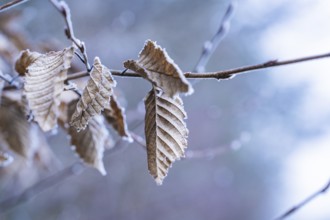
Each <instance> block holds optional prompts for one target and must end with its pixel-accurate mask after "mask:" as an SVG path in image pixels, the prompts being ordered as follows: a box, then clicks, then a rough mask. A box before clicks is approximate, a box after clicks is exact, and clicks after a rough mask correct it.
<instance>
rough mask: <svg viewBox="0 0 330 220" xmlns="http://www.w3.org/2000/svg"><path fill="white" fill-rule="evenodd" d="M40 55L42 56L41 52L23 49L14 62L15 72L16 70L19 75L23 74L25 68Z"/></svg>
mask: <svg viewBox="0 0 330 220" xmlns="http://www.w3.org/2000/svg"><path fill="white" fill-rule="evenodd" d="M40 56H42V54H40V53H38V52H30V50H24V51H23V52H22V53H21V55H20V57H19V59H18V60H17V61H16V63H15V70H16V72H18V73H19V74H20V75H21V76H25V71H26V70H27V68H28V67H29V66H30V65H31V64H32V63H33V62H34V61H35V60H36V59H38V58H39V57H40Z"/></svg>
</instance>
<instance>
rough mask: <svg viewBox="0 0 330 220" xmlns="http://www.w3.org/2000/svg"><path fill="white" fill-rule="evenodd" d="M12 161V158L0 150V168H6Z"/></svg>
mask: <svg viewBox="0 0 330 220" xmlns="http://www.w3.org/2000/svg"><path fill="white" fill-rule="evenodd" d="M13 161H14V158H13V157H12V156H11V155H10V154H8V153H7V152H3V151H1V150H0V167H6V166H8V165H9V164H11V163H12V162H13Z"/></svg>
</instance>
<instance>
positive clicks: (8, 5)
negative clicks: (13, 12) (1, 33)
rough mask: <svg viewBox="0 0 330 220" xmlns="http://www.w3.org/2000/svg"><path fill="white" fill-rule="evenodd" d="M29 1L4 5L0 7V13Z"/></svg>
mask: <svg viewBox="0 0 330 220" xmlns="http://www.w3.org/2000/svg"><path fill="white" fill-rule="evenodd" d="M27 1H28V0H14V1H11V2H8V3H6V4H3V5H1V6H0V12H3V11H5V10H7V9H9V8H11V7H15V6H17V5H20V4H22V3H24V2H27Z"/></svg>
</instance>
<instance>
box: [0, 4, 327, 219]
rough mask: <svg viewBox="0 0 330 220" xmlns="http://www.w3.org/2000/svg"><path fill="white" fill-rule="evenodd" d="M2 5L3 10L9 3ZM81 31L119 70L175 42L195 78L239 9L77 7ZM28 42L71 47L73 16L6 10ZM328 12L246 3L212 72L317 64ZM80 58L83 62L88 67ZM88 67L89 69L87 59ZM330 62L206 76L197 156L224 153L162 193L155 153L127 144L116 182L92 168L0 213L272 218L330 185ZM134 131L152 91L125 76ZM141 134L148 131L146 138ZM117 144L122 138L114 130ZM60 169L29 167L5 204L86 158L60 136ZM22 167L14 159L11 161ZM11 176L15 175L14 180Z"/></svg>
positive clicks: (6, 185) (45, 7) (178, 169)
mask: <svg viewBox="0 0 330 220" xmlns="http://www.w3.org/2000/svg"><path fill="white" fill-rule="evenodd" d="M2 2H3V1H2ZM67 3H68V4H69V6H70V7H71V11H72V21H73V24H74V30H75V34H76V36H77V37H78V38H80V39H81V40H83V41H84V42H85V43H86V46H87V49H88V54H89V58H90V60H92V59H93V57H94V56H99V57H100V58H101V60H102V61H103V63H104V64H105V65H106V66H108V67H109V68H111V69H123V66H122V63H123V61H124V60H127V59H136V58H137V56H138V53H139V51H140V50H141V48H142V47H143V44H144V42H145V40H147V39H152V40H155V41H157V43H158V44H159V45H161V46H162V47H165V48H166V50H167V52H168V53H169V55H170V56H171V57H172V58H173V59H174V60H175V62H176V63H177V64H178V65H179V66H180V67H181V69H182V70H184V71H190V70H192V69H193V68H194V66H195V65H196V62H197V60H198V58H199V56H200V54H201V51H202V47H203V44H204V42H205V41H207V40H209V39H211V37H212V36H213V35H214V33H215V32H216V31H217V29H218V27H219V24H220V21H221V19H222V16H223V15H224V12H225V11H226V8H227V7H228V4H229V1H218V0H205V1H199V0H179V1H174V0H159V1H151V0H135V1H133V0H121V1H115V0H109V1H95V0H94V1H92V0H85V1H78V0H68V1H67ZM12 13H16V14H17V13H19V16H18V17H17V18H15V20H14V22H12V23H11V25H12V26H13V27H16V28H20V29H21V31H24V32H25V33H26V36H30V38H29V39H27V40H28V41H29V42H30V43H31V45H36V44H41V43H42V44H43V46H44V48H47V47H49V48H54V47H57V48H58V49H61V48H63V47H66V46H68V45H70V42H69V41H68V40H67V39H66V38H65V36H64V32H63V27H64V20H63V18H62V17H61V15H60V14H59V13H58V12H57V11H56V10H55V8H54V7H53V6H52V5H50V4H49V2H48V1H29V2H27V3H25V4H22V5H20V6H18V7H15V8H14V9H11V10H8V11H6V12H4V13H2V15H1V16H2V17H1V21H4V20H5V19H6V18H9V17H10V16H11V14H12ZM329 20H330V4H329V2H328V1H322V0H291V1H285V0H277V1H261V0H244V1H243V0H241V1H237V7H236V11H235V14H234V17H233V19H232V21H231V29H230V31H229V33H228V35H227V36H226V38H225V39H224V40H223V42H222V43H221V44H220V46H219V47H218V49H217V50H216V51H215V53H214V55H213V56H212V58H211V60H210V62H209V64H208V65H207V67H206V70H207V71H216V70H224V69H229V68H234V67H239V66H244V65H252V64H257V63H262V62H265V61H269V60H273V59H279V60H285V59H290V58H297V57H303V56H308V55H316V54H321V53H326V52H329V49H330V46H329V45H330V26H329ZM77 60H78V59H76V61H77ZM76 66H77V67H79V70H83V69H84V66H83V64H81V63H79V62H78V61H77V65H76ZM329 73H330V60H329V59H322V60H317V61H312V62H306V63H301V64H295V65H290V66H283V67H275V68H270V69H265V70H260V71H256V72H251V73H247V74H244V75H239V76H236V77H235V78H233V79H231V80H225V81H217V80H213V79H208V80H202V81H199V82H198V83H196V84H195V85H194V89H195V93H194V94H193V95H191V96H187V97H183V100H184V103H185V109H186V111H187V114H188V117H189V118H188V120H187V125H188V128H189V131H190V134H189V145H188V149H189V150H195V151H197V150H198V151H199V150H203V149H215V150H216V151H219V149H221V150H222V149H223V153H221V154H219V155H213V156H208V157H202V158H191V159H185V160H181V161H178V162H176V163H174V166H173V167H172V168H171V169H170V171H169V175H168V176H167V177H166V179H165V180H164V183H163V185H162V186H157V185H156V184H155V182H154V180H153V179H152V177H151V176H150V175H149V174H148V170H147V160H146V153H145V151H144V150H143V149H142V148H141V147H140V146H139V145H138V144H135V143H133V144H129V145H127V144H121V145H120V146H119V148H120V149H118V150H117V151H115V152H113V153H111V154H109V155H108V156H106V157H105V158H104V163H105V167H106V170H107V172H108V175H107V176H105V177H103V176H101V175H100V174H99V172H97V171H96V170H94V169H91V168H87V169H85V170H84V172H82V173H81V174H79V175H76V176H73V177H72V178H69V179H67V180H65V181H63V182H61V183H60V184H57V185H56V186H54V187H52V188H50V189H48V190H46V191H44V192H42V193H41V194H39V195H38V196H36V197H35V198H34V199H32V200H30V201H29V202H27V203H25V204H23V205H20V206H18V207H15V208H14V209H12V210H10V211H8V212H6V213H5V214H2V215H1V216H0V219H4V220H20V219H26V220H43V219H49V220H50V219H51V220H66V219H70V220H71V219H80V220H88V219H129V220H135V219H145V220H146V219H160V220H162V219H164V220H165V219H166V220H176V219H189V220H198V219H209V220H213V219H214V220H215V219H230V220H231V219H233V220H236V219H237V220H239V219H244V220H250V219H251V220H252V219H254V220H258V219H260V220H262V219H273V218H275V217H276V216H278V215H279V214H281V213H283V212H284V211H286V210H287V209H288V208H291V207H292V206H293V205H294V204H296V203H297V202H300V201H301V200H303V199H304V198H305V197H307V196H308V195H310V194H311V193H313V192H315V191H316V190H318V189H320V188H321V187H322V186H323V185H324V184H326V182H327V181H328V179H329V178H330V172H329V167H330V159H329V158H330V102H329V94H330V82H329V80H330V77H329ZM116 80H117V81H118V86H117V88H118V89H117V90H118V93H119V94H120V97H121V99H120V101H121V103H122V104H123V105H124V106H125V107H126V112H127V117H128V123H129V127H132V123H133V122H136V120H139V118H143V117H144V106H143V102H142V101H141V100H142V99H143V98H144V96H145V95H146V93H147V92H148V90H149V89H150V85H149V84H148V83H147V82H146V81H144V80H142V79H135V78H118V77H117V78H116ZM135 131H136V132H137V133H138V134H141V135H143V126H140V127H139V129H136V130H135ZM113 136H115V134H113ZM48 141H49V143H50V144H51V149H52V150H53V151H54V155H56V157H57V158H58V159H57V160H58V164H59V165H56V168H54V169H53V170H52V171H49V172H48V173H46V174H45V173H43V174H37V173H36V172H35V171H34V168H33V167H31V166H30V167H29V166H24V167H25V171H24V170H21V169H20V170H16V172H24V175H22V176H21V177H20V178H18V174H17V173H14V174H12V173H8V172H7V173H4V172H2V176H1V179H0V182H1V184H0V186H1V188H0V190H1V191H0V197H1V199H0V201H2V200H4V199H5V198H8V197H10V196H12V195H15V194H17V193H19V192H21V191H23V190H24V189H25V188H26V187H28V186H31V185H32V184H33V183H35V182H37V181H38V180H40V179H41V178H45V177H47V176H48V175H50V174H51V173H56V172H57V171H58V170H61V169H63V168H64V167H66V166H67V165H69V164H72V163H73V162H74V161H77V160H78V159H77V157H76V156H75V155H74V154H73V153H72V151H71V149H70V147H69V141H68V139H67V137H66V135H65V134H63V132H62V131H59V133H58V134H56V135H52V134H49V135H48ZM11 166H15V162H14V163H13V164H12V165H11ZM5 174H7V175H5ZM329 204H330V195H329V194H326V195H325V196H320V197H319V198H317V199H316V200H315V201H313V202H312V203H311V204H309V205H307V206H306V207H304V208H303V209H302V210H300V211H298V212H297V213H296V214H294V215H292V216H291V217H290V219H292V220H298V219H299V220H307V219H318V220H327V219H330V206H329Z"/></svg>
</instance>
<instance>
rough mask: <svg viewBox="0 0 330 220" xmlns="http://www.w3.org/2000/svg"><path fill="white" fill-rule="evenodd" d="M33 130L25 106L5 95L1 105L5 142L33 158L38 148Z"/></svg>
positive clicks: (2, 130)
mask: <svg viewBox="0 0 330 220" xmlns="http://www.w3.org/2000/svg"><path fill="white" fill-rule="evenodd" d="M32 131H33V125H32V124H30V123H28V122H27V120H26V116H25V113H24V106H23V105H21V104H19V103H17V102H15V101H12V100H9V99H8V98H7V97H3V98H2V102H1V106H0V135H1V139H2V140H3V142H4V143H3V144H4V145H7V146H6V147H7V148H9V149H11V150H13V151H14V152H15V153H17V154H19V155H21V156H23V157H25V158H27V159H29V160H31V159H32V158H33V156H34V153H35V152H36V148H37V146H36V145H35V144H34V141H35V140H34V139H35V138H36V137H35V136H34V135H33V132H32Z"/></svg>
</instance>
